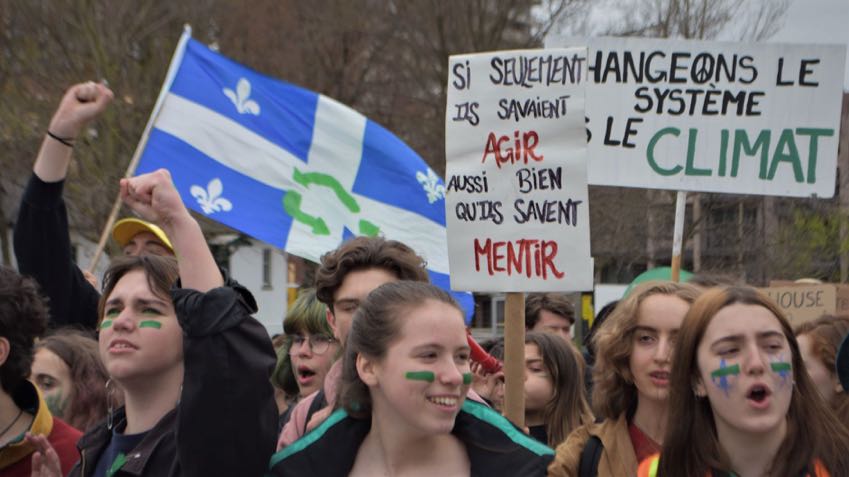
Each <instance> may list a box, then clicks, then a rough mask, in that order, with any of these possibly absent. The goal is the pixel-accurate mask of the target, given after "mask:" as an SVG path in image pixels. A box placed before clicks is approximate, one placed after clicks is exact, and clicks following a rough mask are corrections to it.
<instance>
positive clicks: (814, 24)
mask: <svg viewBox="0 0 849 477" xmlns="http://www.w3.org/2000/svg"><path fill="white" fill-rule="evenodd" d="M629 1H630V2H634V3H636V4H639V3H640V2H644V1H646V0H594V1H593V3H592V4H591V7H590V9H589V11H588V16H587V19H586V22H584V23H580V24H568V23H567V24H565V25H562V26H561V30H560V31H555V32H553V33H552V34H551V35H550V40H552V41H551V42H550V43H549V44H548V45H547V46H563V45H565V44H570V43H571V44H576V43H575V41H579V42H580V41H582V40H580V39H581V38H586V37H588V36H589V37H592V36H597V35H601V34H603V33H602V32H604V31H607V30H608V29H609V27H610V25H616V24H618V23H621V17H622V16H623V15H628V14H629V13H630V11H629V9H628V8H627V7H626V8H623V5H626V6H627V2H629ZM747 1H748V2H752V3H751V4H746V6H747V7H751V8H752V9H753V10H754V11H757V8H758V5H757V2H772V1H776V0H747ZM742 28H745V26H743V27H742ZM740 33H741V26H740V25H734V24H731V25H729V26H728V28H727V29H726V32H724V33H721V34H719V35H718V37H717V38H716V39H717V40H724V41H739V38H740ZM766 41H768V42H774V43H831V44H841V45H844V46H847V53H849V0H791V1H790V6H789V7H788V9H787V12H786V14H785V15H784V18H783V19H782V21H781V27H780V28H779V31H778V32H777V33H776V34H775V35H774V36H773V37H771V38H769V39H768V40H766ZM843 89H845V90H847V91H849V55H847V61H846V64H845V71H844V75H843Z"/></svg>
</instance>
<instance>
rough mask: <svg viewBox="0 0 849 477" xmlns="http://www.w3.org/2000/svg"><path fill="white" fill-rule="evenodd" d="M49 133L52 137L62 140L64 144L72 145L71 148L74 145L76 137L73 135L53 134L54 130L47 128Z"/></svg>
mask: <svg viewBox="0 0 849 477" xmlns="http://www.w3.org/2000/svg"><path fill="white" fill-rule="evenodd" d="M47 135H48V136H50V137H51V138H53V139H55V140H57V141H59V142H61V143H62V144H64V145H66V146H68V147H70V148H73V147H74V138H72V137H61V136H57V135H55V134H53V133H52V132H50V130H49V129H48V130H47Z"/></svg>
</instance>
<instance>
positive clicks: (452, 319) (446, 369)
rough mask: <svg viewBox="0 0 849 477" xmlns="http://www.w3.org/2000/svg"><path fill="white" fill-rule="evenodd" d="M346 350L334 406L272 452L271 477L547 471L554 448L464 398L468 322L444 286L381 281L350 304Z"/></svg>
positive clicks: (468, 371)
mask: <svg viewBox="0 0 849 477" xmlns="http://www.w3.org/2000/svg"><path fill="white" fill-rule="evenodd" d="M344 354H345V355H344V358H343V365H342V391H341V396H340V398H339V405H338V406H337V408H336V410H335V411H334V412H333V413H332V414H331V415H330V416H329V417H328V418H327V419H326V420H325V421H324V422H323V423H322V424H320V425H319V426H318V427H317V428H315V429H314V430H313V431H312V432H311V433H309V434H307V435H306V436H305V437H304V438H303V439H300V440H298V441H296V442H295V443H293V444H292V445H290V446H288V447H286V448H285V449H283V450H282V451H280V452H278V453H277V454H275V455H274V457H272V460H271V474H272V475H274V476H278V477H283V476H314V475H321V476H337V475H338V476H343V475H350V476H354V477H357V476H373V475H439V476H441V475H446V476H448V475H450V476H464V475H465V476H468V475H517V476H519V475H521V476H535V475H539V476H542V475H545V473H546V467H547V465H548V463H549V462H550V461H551V459H552V456H553V451H552V450H551V449H550V448H548V447H546V446H545V445H543V444H542V443H539V442H537V441H536V440H534V439H533V438H531V437H530V436H527V435H526V434H524V432H522V431H521V430H520V429H519V428H517V427H515V426H513V425H512V424H510V422H509V421H507V419H506V418H504V417H503V416H501V415H500V414H498V413H497V412H496V411H494V410H492V409H490V408H489V407H487V406H486V405H484V404H481V403H478V402H475V401H472V400H467V399H465V398H466V394H467V392H468V390H469V387H470V386H471V383H472V374H471V369H470V365H469V354H470V351H469V345H468V341H467V338H466V327H465V324H464V320H463V312H462V310H461V308H460V306H459V305H458V304H457V303H456V302H455V301H454V299H453V298H452V297H451V295H449V294H448V293H447V292H445V291H444V290H441V289H440V288H438V287H435V286H433V285H430V284H428V283H423V282H413V281H398V282H392V283H387V284H384V285H382V286H380V287H378V288H377V289H375V290H374V291H372V292H371V293H370V294H369V295H368V297H367V298H366V299H365V301H364V302H363V303H362V304H360V306H359V309H358V310H357V311H356V313H355V315H354V319H353V321H352V323H351V328H350V332H349V335H348V340H347V344H346V349H345V353H344Z"/></svg>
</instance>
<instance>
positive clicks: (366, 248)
mask: <svg viewBox="0 0 849 477" xmlns="http://www.w3.org/2000/svg"><path fill="white" fill-rule="evenodd" d="M398 280H412V281H419V282H427V281H428V280H429V279H428V275H427V269H426V268H425V261H424V259H423V258H422V257H420V256H419V255H417V254H416V252H414V251H413V249H411V248H410V247H408V246H407V245H404V244H403V243H401V242H398V241H395V240H387V239H385V238H382V237H355V238H352V239H350V240H348V241H346V242H344V243H343V244H342V245H340V246H339V248H337V249H335V250H333V251H330V252H328V253H326V254H325V255H324V256H322V257H321V265H320V266H319V267H318V270H317V271H316V274H315V288H316V296H317V298H318V301H320V302H321V303H324V304H325V305H327V312H326V314H325V318H326V320H327V323H328V325H329V326H330V328H331V329H332V330H333V335H334V337H335V338H336V339H337V340H338V342H339V345H340V346H341V347H342V348H343V349H344V347H345V342H346V341H347V339H348V331H349V330H350V329H351V323H352V321H353V319H354V312H355V311H356V310H357V308H359V306H360V303H362V302H363V301H365V299H366V296H368V294H369V293H370V292H371V291H372V290H374V289H375V288H377V287H379V286H380V285H383V284H384V283H389V282H395V281H398ZM341 379H342V362H341V360H336V361H335V362H334V364H333V365H332V366H331V367H330V370H329V371H328V373H327V375H326V376H325V379H324V385H323V386H322V387H321V389H319V391H318V392H315V393H312V394H310V395H309V396H306V397H304V398H303V399H301V401H300V402H298V404H297V405H295V406H293V409H292V412H291V417H290V418H289V421H288V422H287V423H286V425H285V426H283V429H282V431H281V432H280V438H279V439H278V441H277V448H278V449H281V448H283V447H286V446H288V445H289V444H291V443H293V442H295V441H296V440H297V439H299V438H300V437H301V436H303V435H304V434H306V433H307V431H309V430H312V429H313V428H314V427H316V426H317V425H318V424H319V423H321V422H322V421H323V420H324V419H325V418H327V416H329V415H330V412H331V411H332V410H333V408H334V406H335V404H336V398H337V396H338V394H339V386H340V383H341Z"/></svg>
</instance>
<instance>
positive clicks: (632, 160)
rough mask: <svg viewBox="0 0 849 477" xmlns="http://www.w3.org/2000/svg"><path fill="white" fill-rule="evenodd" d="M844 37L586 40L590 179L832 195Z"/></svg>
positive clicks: (601, 182) (629, 184)
mask: <svg viewBox="0 0 849 477" xmlns="http://www.w3.org/2000/svg"><path fill="white" fill-rule="evenodd" d="M844 57H845V47H843V46H837V45H780V44H763V43H761V44H744V43H722V42H704V41H685V40H656V39H636V38H598V39H592V40H590V42H589V55H588V62H589V64H588V70H589V77H588V79H587V80H588V81H587V118H588V129H589V131H590V133H591V139H590V141H589V153H588V154H589V171H588V179H589V183H590V184H597V185H611V186H625V187H644V188H652V189H672V190H686V191H701V192H724V193H736V194H759V195H779V196H795V197H805V196H810V195H814V194H815V195H817V196H819V197H831V196H833V195H834V188H835V177H836V167H837V145H838V142H839V137H838V136H839V134H838V133H839V129H840V107H841V95H842V92H843V64H844Z"/></svg>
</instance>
